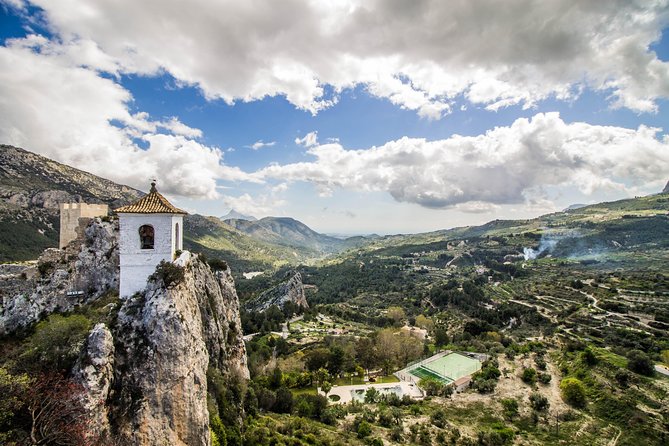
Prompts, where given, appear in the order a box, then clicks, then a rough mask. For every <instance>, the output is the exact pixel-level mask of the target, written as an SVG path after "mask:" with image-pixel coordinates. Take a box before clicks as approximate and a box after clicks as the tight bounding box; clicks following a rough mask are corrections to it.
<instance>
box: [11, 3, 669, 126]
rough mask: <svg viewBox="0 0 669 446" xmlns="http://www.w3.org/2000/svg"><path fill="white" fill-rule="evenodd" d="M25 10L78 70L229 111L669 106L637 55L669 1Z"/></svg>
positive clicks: (661, 69)
mask: <svg viewBox="0 0 669 446" xmlns="http://www.w3.org/2000/svg"><path fill="white" fill-rule="evenodd" d="M5 1H8V0H5ZM25 1H29V2H30V3H31V4H33V5H37V6H39V7H41V8H43V9H44V11H45V17H46V20H47V21H48V23H49V25H50V27H51V28H52V29H53V30H54V31H55V32H56V33H58V34H59V37H60V39H62V41H63V42H64V46H65V47H70V46H71V45H78V48H79V49H80V50H83V49H85V51H80V52H79V54H81V60H80V61H79V62H80V63H82V64H85V65H87V66H90V67H94V68H95V69H97V70H103V71H106V72H111V73H118V72H123V73H139V74H149V75H151V74H156V73H160V72H162V70H164V71H165V72H168V73H169V74H171V75H172V76H174V78H175V79H176V80H177V85H196V86H198V87H199V88H200V89H201V90H202V91H203V93H204V95H205V96H206V97H207V98H210V99H214V98H220V99H223V100H225V101H227V102H233V101H237V100H242V101H253V100H258V99H262V98H264V97H266V96H275V95H284V96H285V97H286V99H287V100H288V101H289V102H291V103H292V104H294V105H295V106H296V107H298V108H300V109H303V110H307V111H310V112H311V113H314V114H315V113H317V112H318V111H320V110H322V109H324V108H327V107H330V106H332V105H333V104H335V103H336V102H337V93H338V92H340V91H341V90H342V89H345V88H351V87H354V86H356V85H364V86H366V87H367V89H368V91H369V92H370V93H371V94H373V95H376V96H379V97H382V98H387V99H388V100H390V101H391V102H392V103H394V104H396V105H398V106H400V107H402V108H406V109H410V110H415V111H416V112H417V113H418V114H419V115H421V116H424V117H427V118H439V117H441V116H444V115H445V114H448V113H450V112H451V108H452V103H453V100H454V98H455V97H456V96H459V95H462V96H463V97H465V98H467V99H468V100H469V101H470V102H472V103H475V104H481V105H483V106H484V107H487V108H489V109H491V110H496V109H499V108H501V107H505V106H509V105H513V104H522V106H523V107H531V106H533V105H534V104H535V103H536V102H537V101H540V100H542V99H545V98H548V97H553V96H554V97H557V98H559V99H568V98H572V97H574V96H576V95H578V94H579V92H580V91H582V89H583V88H585V87H588V88H592V89H595V90H605V91H607V92H608V93H610V95H611V98H612V105H613V106H615V107H627V108H630V109H632V110H636V111H643V112H652V111H655V110H656V109H657V104H656V100H657V99H658V98H666V97H669V63H667V62H663V61H660V60H659V59H658V58H657V57H656V55H655V54H654V53H653V52H651V51H650V50H649V45H650V44H651V43H653V42H654V41H656V40H658V39H659V37H660V31H661V29H662V28H663V27H664V26H666V25H667V23H669V7H668V5H669V3H668V2H667V0H657V1H651V0H645V1H644V0H640V1H636V2H630V1H627V0H615V1H607V2H587V1H574V0H556V1H551V2H532V1H529V0H509V1H504V2H500V1H496V0H478V1H456V2H444V1H442V0H423V1H419V2H418V1H417V2H391V1H385V0H370V1H364V2H363V1H361V0H349V1H345V0H342V1H338V2H316V1H312V0H292V1H289V2H283V3H282V5H281V8H277V7H276V5H275V2H273V1H272V0H248V1H244V2H239V1H235V0H221V1H216V2H212V1H208V0H193V1H191V2H189V3H188V4H185V3H183V2H181V1H179V0H160V1H158V0H149V1H142V2H138V1H136V0H116V1H113V2H110V1H104V0H90V1H87V2H86V6H85V7H83V6H82V4H81V2H80V1H76V0H25ZM17 2H18V0H11V3H12V4H16V3H17ZM296 18H299V19H296ZM119 36H122V38H120V37H119ZM327 85H329V86H332V87H333V89H332V91H333V92H334V93H333V94H326V89H325V86H327Z"/></svg>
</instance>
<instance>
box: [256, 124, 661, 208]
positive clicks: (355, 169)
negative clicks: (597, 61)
mask: <svg viewBox="0 0 669 446" xmlns="http://www.w3.org/2000/svg"><path fill="white" fill-rule="evenodd" d="M657 131H658V129H653V128H648V127H645V126H640V127H639V128H638V129H636V130H632V129H626V128H621V127H605V126H596V125H589V124H585V123H573V124H567V123H565V122H564V121H562V119H560V116H559V115H558V114H557V113H548V114H541V113H540V114H537V115H535V116H534V117H533V118H532V119H530V120H528V119H524V118H522V119H518V120H516V121H515V122H514V123H513V124H512V125H511V126H509V127H498V128H495V129H493V130H490V131H488V132H486V133H485V134H483V135H479V136H473V137H465V136H458V135H455V136H452V137H450V138H448V139H444V140H438V141H426V140H425V139H417V138H407V137H404V138H401V139H399V140H396V141H390V142H388V143H386V144H384V145H383V146H381V147H372V148H369V149H366V150H346V149H345V148H344V147H342V146H341V145H340V144H336V143H330V144H324V145H316V146H312V147H311V148H310V149H309V150H308V153H309V154H310V155H313V156H314V157H315V158H316V159H315V161H313V162H301V163H295V164H287V165H272V166H268V167H266V168H264V169H261V170H260V171H258V172H256V174H255V175H256V176H258V177H259V178H276V179H281V180H282V181H307V182H311V183H313V184H314V185H315V186H316V188H317V190H318V191H319V194H321V195H328V194H329V193H332V191H334V190H335V189H337V188H343V189H350V190H356V191H386V192H388V193H389V194H391V196H392V197H393V198H395V200H397V201H400V202H409V203H417V204H419V205H421V206H424V207H428V208H449V207H456V208H457V209H458V210H461V211H464V212H488V211H490V210H492V209H495V206H498V205H503V204H514V203H524V204H527V205H532V206H534V205H536V204H537V203H539V204H540V206H543V207H545V206H546V197H545V195H546V193H545V192H544V188H545V187H550V186H555V187H558V188H560V187H569V186H576V187H578V189H579V190H580V191H581V192H582V193H584V194H592V193H593V192H595V191H602V190H610V189H620V190H627V191H629V190H631V188H634V187H639V186H644V185H648V184H658V182H660V181H661V180H662V179H666V175H667V172H669V137H664V138H663V139H658V138H657V136H656V134H657Z"/></svg>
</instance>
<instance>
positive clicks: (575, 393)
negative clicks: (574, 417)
mask: <svg viewBox="0 0 669 446" xmlns="http://www.w3.org/2000/svg"><path fill="white" fill-rule="evenodd" d="M560 392H561V394H562V399H563V400H564V401H565V402H566V403H567V404H571V405H572V406H574V407H580V408H582V407H585V404H586V394H585V386H584V385H583V383H582V382H581V381H580V380H578V379H576V378H565V379H563V380H562V382H561V383H560Z"/></svg>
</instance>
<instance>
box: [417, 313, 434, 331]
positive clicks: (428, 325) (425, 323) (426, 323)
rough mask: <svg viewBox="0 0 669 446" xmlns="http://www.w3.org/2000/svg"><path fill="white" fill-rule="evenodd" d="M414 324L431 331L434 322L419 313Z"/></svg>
mask: <svg viewBox="0 0 669 446" xmlns="http://www.w3.org/2000/svg"><path fill="white" fill-rule="evenodd" d="M416 326H418V327H420V328H424V329H425V330H427V331H429V332H431V331H432V330H433V329H434V322H432V319H430V318H429V317H427V316H424V315H422V314H419V315H418V316H416Z"/></svg>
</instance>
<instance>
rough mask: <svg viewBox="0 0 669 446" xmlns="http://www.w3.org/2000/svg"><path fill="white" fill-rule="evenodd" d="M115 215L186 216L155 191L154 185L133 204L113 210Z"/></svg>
mask: <svg viewBox="0 0 669 446" xmlns="http://www.w3.org/2000/svg"><path fill="white" fill-rule="evenodd" d="M115 212H116V213H126V214H188V212H186V211H182V210H181V209H178V208H176V207H174V206H173V205H172V203H170V202H169V201H167V198H165V197H163V196H162V195H161V194H160V193H159V192H158V190H156V183H151V190H150V191H149V193H148V194H147V195H144V196H143V197H142V198H140V199H139V200H137V201H135V202H134V203H130V204H129V205H127V206H121V207H120V208H118V209H115Z"/></svg>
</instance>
